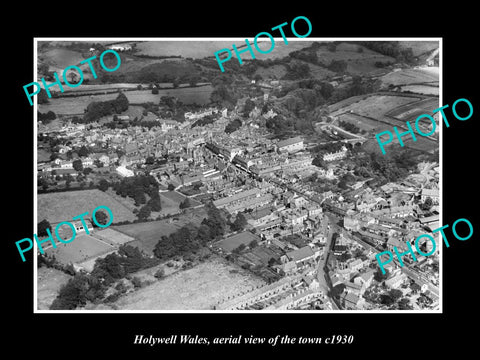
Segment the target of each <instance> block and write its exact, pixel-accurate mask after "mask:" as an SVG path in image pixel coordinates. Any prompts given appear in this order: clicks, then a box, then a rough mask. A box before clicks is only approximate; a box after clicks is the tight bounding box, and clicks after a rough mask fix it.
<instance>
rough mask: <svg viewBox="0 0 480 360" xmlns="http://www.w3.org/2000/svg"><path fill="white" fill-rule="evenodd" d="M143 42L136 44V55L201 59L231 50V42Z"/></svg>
mask: <svg viewBox="0 0 480 360" xmlns="http://www.w3.org/2000/svg"><path fill="white" fill-rule="evenodd" d="M181 43H182V46H179V41H145V42H140V43H137V54H141V55H149V56H181V57H183V58H187V57H190V58H193V59H201V58H204V57H208V56H213V53H214V52H215V51H218V50H220V49H223V48H231V47H232V41H197V40H195V41H182V42H181Z"/></svg>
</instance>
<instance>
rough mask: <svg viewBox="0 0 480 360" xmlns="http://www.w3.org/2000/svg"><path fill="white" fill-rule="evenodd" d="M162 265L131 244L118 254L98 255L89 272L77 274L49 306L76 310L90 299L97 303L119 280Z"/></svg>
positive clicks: (121, 247) (123, 246)
mask: <svg viewBox="0 0 480 360" xmlns="http://www.w3.org/2000/svg"><path fill="white" fill-rule="evenodd" d="M158 264H159V260H158V259H156V258H151V257H148V256H146V255H145V254H143V253H142V252H140V250H139V249H138V248H136V247H132V246H130V245H122V246H120V248H119V250H118V253H113V254H109V255H107V256H106V257H105V258H98V259H97V260H96V261H95V265H94V268H93V271H92V272H91V273H90V274H85V273H78V274H75V276H74V277H73V278H71V279H70V280H69V281H68V282H67V283H66V284H65V285H64V286H63V287H62V288H61V289H60V291H59V293H58V296H57V297H56V298H55V300H54V301H53V303H52V305H51V306H50V309H51V310H74V309H76V308H77V307H78V306H85V305H86V304H87V301H90V302H93V303H96V302H98V301H100V300H102V298H103V297H104V296H105V293H106V290H107V289H108V287H109V286H110V285H111V284H112V283H114V282H115V281H116V280H119V279H122V278H123V277H125V276H127V275H128V274H131V273H133V272H136V271H139V270H141V269H145V268H149V267H152V266H156V265H158Z"/></svg>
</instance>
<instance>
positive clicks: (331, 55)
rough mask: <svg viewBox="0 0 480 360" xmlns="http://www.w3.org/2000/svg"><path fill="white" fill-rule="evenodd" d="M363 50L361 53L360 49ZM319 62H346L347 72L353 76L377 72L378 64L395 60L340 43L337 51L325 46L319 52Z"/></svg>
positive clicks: (357, 46)
mask: <svg viewBox="0 0 480 360" xmlns="http://www.w3.org/2000/svg"><path fill="white" fill-rule="evenodd" d="M359 48H361V49H362V50H361V52H359V51H358V49H359ZM317 57H318V60H319V61H321V62H323V63H324V64H325V65H329V64H330V63H331V62H332V61H334V60H336V61H339V60H344V61H346V62H347V71H348V72H349V73H351V74H365V73H369V72H376V71H378V68H377V67H376V66H375V63H376V62H394V61H395V59H394V58H392V57H390V56H385V55H382V54H379V53H377V52H375V51H372V50H369V49H367V48H365V47H363V46H360V45H357V44H348V43H340V44H338V45H337V46H336V48H335V51H330V50H329V49H328V44H324V45H323V46H321V47H320V48H319V49H318V50H317Z"/></svg>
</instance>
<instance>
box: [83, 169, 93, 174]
mask: <svg viewBox="0 0 480 360" xmlns="http://www.w3.org/2000/svg"><path fill="white" fill-rule="evenodd" d="M92 171H93V170H92V168H89V167H87V168H85V169H83V175H88V174H90V173H91V172H92Z"/></svg>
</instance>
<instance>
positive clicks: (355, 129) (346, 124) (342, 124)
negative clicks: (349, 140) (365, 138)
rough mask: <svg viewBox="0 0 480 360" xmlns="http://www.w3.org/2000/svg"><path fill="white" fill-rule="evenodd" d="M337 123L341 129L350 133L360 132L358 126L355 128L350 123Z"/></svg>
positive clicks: (341, 121)
mask: <svg viewBox="0 0 480 360" xmlns="http://www.w3.org/2000/svg"><path fill="white" fill-rule="evenodd" d="M338 123H339V125H340V127H342V128H343V129H345V130H347V131H350V132H351V133H354V134H358V133H359V132H360V131H361V130H360V128H359V127H358V126H356V125H354V124H352V123H349V122H348V121H343V120H340V121H339V122H338Z"/></svg>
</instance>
